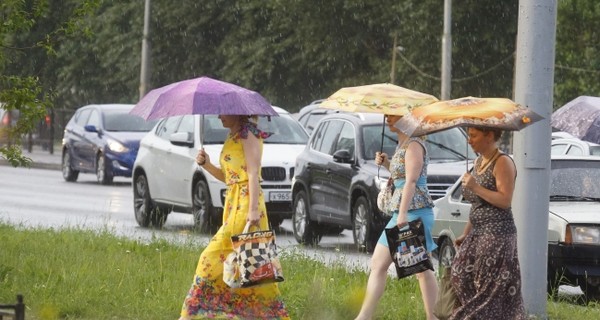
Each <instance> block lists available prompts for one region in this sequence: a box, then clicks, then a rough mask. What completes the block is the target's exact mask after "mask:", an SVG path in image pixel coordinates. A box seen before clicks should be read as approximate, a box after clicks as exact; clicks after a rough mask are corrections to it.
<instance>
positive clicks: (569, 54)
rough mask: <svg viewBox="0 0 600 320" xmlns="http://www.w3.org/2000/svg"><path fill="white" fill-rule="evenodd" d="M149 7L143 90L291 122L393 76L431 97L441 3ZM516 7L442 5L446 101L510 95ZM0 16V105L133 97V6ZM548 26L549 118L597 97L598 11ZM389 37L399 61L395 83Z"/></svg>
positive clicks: (15, 6) (61, 5) (19, 2)
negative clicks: (235, 97) (247, 103)
mask: <svg viewBox="0 0 600 320" xmlns="http://www.w3.org/2000/svg"><path fill="white" fill-rule="evenodd" d="M151 4H152V7H151V26H150V39H149V40H150V45H151V58H152V64H151V83H150V86H151V87H159V86H163V85H166V84H168V83H172V82H175V81H179V80H184V79H188V78H193V77H198V76H201V75H207V76H211V77H215V78H218V79H221V80H225V81H230V82H234V83H236V84H239V85H242V86H245V87H248V88H251V89H254V90H257V91H259V92H261V93H262V94H263V95H265V96H266V97H267V98H268V99H269V100H270V101H271V102H272V103H273V104H275V105H279V106H281V107H283V108H285V109H288V110H289V111H292V112H293V111H296V110H298V109H299V108H300V107H301V106H303V105H305V104H307V103H309V102H310V101H313V100H315V99H319V98H324V97H327V96H329V95H330V94H332V93H333V92H335V91H336V90H337V89H339V88H340V87H344V86H355V85H363V84H368V83H379V82H389V81H390V72H394V73H395V78H396V79H397V81H396V84H399V85H401V86H405V87H408V88H411V89H414V90H418V91H423V92H427V93H430V94H433V95H436V96H439V92H440V87H441V79H440V78H441V42H442V32H443V14H444V12H443V10H444V8H443V3H442V2H441V1H433V0H425V1H423V0H405V1H391V0H361V1H346V0H329V1H325V0H270V1H253V0H206V1H196V0H180V1H176V2H171V1H152V2H151ZM518 5H519V2H518V0H508V1H494V0H459V1H456V0H455V1H453V7H452V44H453V46H452V93H451V95H452V97H453V98H457V97H462V96H469V95H471V96H489V97H491V96H498V97H508V98H511V97H512V96H513V74H514V58H515V56H514V53H515V45H516V34H517V20H518ZM90 12H93V13H94V14H89V13H90ZM0 14H1V15H2V18H3V21H4V22H3V23H2V29H1V30H0V41H1V42H0V75H1V76H2V78H0V81H1V83H0V86H1V87H0V88H1V89H2V92H3V93H1V94H3V95H2V96H0V98H1V99H2V101H4V102H5V103H7V106H8V107H16V108H22V107H23V105H24V104H26V103H18V104H17V101H22V100H28V102H27V103H29V104H32V105H43V104H44V103H43V102H44V101H49V98H50V97H52V98H53V100H52V101H54V103H55V105H56V106H57V107H59V108H63V109H68V110H74V109H76V108H77V107H79V106H82V105H85V104H89V103H109V102H122V103H135V102H136V101H137V100H138V99H139V98H140V97H139V76H140V57H141V44H142V31H143V20H144V1H141V0H121V1H115V0H88V1H85V2H81V1H77V0H65V1H48V0H29V1H24V0H3V1H2V2H1V4H0ZM557 14H558V24H557V42H556V73H555V83H556V86H555V96H554V101H555V104H556V105H557V106H559V105H562V104H563V103H565V102H567V101H569V100H571V99H573V98H575V97H577V96H579V95H600V83H599V82H598V81H597V79H598V73H599V70H600V58H599V57H600V55H599V54H598V50H599V46H600V44H598V43H597V41H595V40H596V39H598V31H597V30H600V25H599V24H600V22H599V21H600V19H599V18H600V4H599V3H597V1H595V0H559V1H558V13H557ZM74 30H82V31H83V32H76V33H74V32H73V31H74ZM394 37H397V39H398V45H400V46H402V47H403V48H404V50H403V51H401V52H398V59H397V63H396V68H395V70H393V71H392V70H391V59H392V52H393V51H392V50H393V43H394ZM11 77H13V78H11ZM11 79H12V80H11ZM17 80H18V81H17ZM14 81H17V82H14ZM19 81H24V82H23V83H21V84H19ZM25 83H28V84H31V85H33V86H34V87H35V86H38V87H39V88H41V89H40V90H37V91H36V90H33V88H31V89H32V90H31V91H29V92H30V93H32V94H33V96H35V99H37V100H32V99H33V96H30V97H28V98H25V97H21V98H14V99H13V98H11V97H18V94H16V93H15V92H12V91H10V89H11V88H13V87H14V88H17V87H19V86H22V85H24V84H25ZM42 114H43V112H40V113H38V114H36V115H35V116H36V117H37V116H40V115H42Z"/></svg>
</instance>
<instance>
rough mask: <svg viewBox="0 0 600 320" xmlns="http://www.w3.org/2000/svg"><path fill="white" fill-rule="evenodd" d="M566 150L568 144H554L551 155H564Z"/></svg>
mask: <svg viewBox="0 0 600 320" xmlns="http://www.w3.org/2000/svg"><path fill="white" fill-rule="evenodd" d="M566 149H567V145H566V144H553V145H552V148H551V149H550V154H564V153H565V150H566Z"/></svg>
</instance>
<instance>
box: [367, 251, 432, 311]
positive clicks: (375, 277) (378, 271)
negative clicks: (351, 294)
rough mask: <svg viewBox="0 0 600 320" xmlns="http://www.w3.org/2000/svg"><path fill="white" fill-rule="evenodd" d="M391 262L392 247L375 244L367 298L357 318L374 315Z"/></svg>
mask: <svg viewBox="0 0 600 320" xmlns="http://www.w3.org/2000/svg"><path fill="white" fill-rule="evenodd" d="M390 264H392V257H391V256H390V249H388V247H386V246H384V245H381V244H379V243H378V244H377V246H375V251H374V252H373V257H371V273H370V274H369V282H368V283H367V292H366V294H365V300H364V301H363V303H362V307H361V308H360V313H359V314H358V316H356V319H355V320H368V319H371V317H373V313H375V308H376V307H377V303H378V302H379V298H381V295H382V294H383V290H384V289H385V282H386V280H387V271H388V268H389V267H390ZM434 300H435V296H434Z"/></svg>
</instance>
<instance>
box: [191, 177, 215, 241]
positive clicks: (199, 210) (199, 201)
mask: <svg viewBox="0 0 600 320" xmlns="http://www.w3.org/2000/svg"><path fill="white" fill-rule="evenodd" d="M192 215H193V216H194V227H195V228H196V230H199V231H200V232H203V233H214V232H216V229H217V228H218V227H219V225H220V223H216V221H213V220H214V219H213V218H215V217H214V216H215V214H214V208H213V206H212V202H211V199H210V192H209V190H208V184H206V181H204V180H200V179H199V180H198V181H196V184H195V185H194V193H193V194H192Z"/></svg>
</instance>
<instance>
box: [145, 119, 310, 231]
mask: <svg viewBox="0 0 600 320" xmlns="http://www.w3.org/2000/svg"><path fill="white" fill-rule="evenodd" d="M274 109H275V110H276V111H277V112H278V114H279V116H277V117H270V118H267V117H259V123H258V127H259V128H260V129H261V130H264V131H267V132H272V133H273V135H272V136H270V137H269V138H267V139H265V140H264V145H263V157H262V163H261V165H262V172H261V176H262V179H263V181H262V182H261V187H262V189H263V192H264V195H265V202H266V206H267V212H268V215H269V221H270V223H271V225H272V226H279V225H280V224H281V222H282V221H283V220H284V219H286V218H290V217H291V215H292V198H291V187H292V178H293V176H294V165H295V162H296V156H297V155H298V153H300V152H301V151H302V150H303V149H304V146H305V145H306V142H307V141H308V134H307V133H306V131H304V129H303V128H302V126H301V125H300V124H299V123H298V121H297V120H295V119H293V118H292V117H291V115H290V114H289V113H288V112H287V111H285V110H284V109H281V108H278V107H274ZM202 119H204V122H202ZM228 132H229V129H226V128H223V126H222V124H221V120H219V119H218V117H217V116H216V115H206V116H204V117H202V116H200V115H187V116H179V117H170V118H166V119H163V120H161V121H160V122H159V123H158V124H157V125H156V127H155V128H154V129H153V130H151V131H150V132H149V133H148V134H147V135H146V136H145V137H144V138H143V139H142V141H141V143H140V150H139V152H138V156H137V158H136V161H135V164H134V169H133V197H134V200H133V201H134V210H135V218H136V220H137V222H138V224H139V225H140V226H142V227H149V226H153V227H161V226H162V225H163V224H164V222H165V221H166V219H167V216H168V214H169V213H170V212H171V211H177V212H185V213H191V214H192V215H193V216H194V223H195V225H196V227H197V228H199V229H200V230H202V231H205V232H208V231H211V232H214V231H216V229H218V227H219V226H220V225H221V223H222V214H223V200H224V195H225V190H226V186H225V184H224V183H223V182H221V181H219V180H217V179H215V178H214V177H213V176H212V175H211V174H209V173H208V172H204V170H203V169H202V168H201V167H199V166H198V165H197V164H196V161H195V158H196V154H197V153H198V149H199V148H201V147H202V146H203V147H204V149H205V150H206V152H207V153H208V154H209V156H210V159H211V161H212V162H213V163H214V164H217V165H218V159H219V155H220V153H221V149H222V147H223V142H224V141H225V138H226V137H227V134H228ZM201 137H203V138H201Z"/></svg>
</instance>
